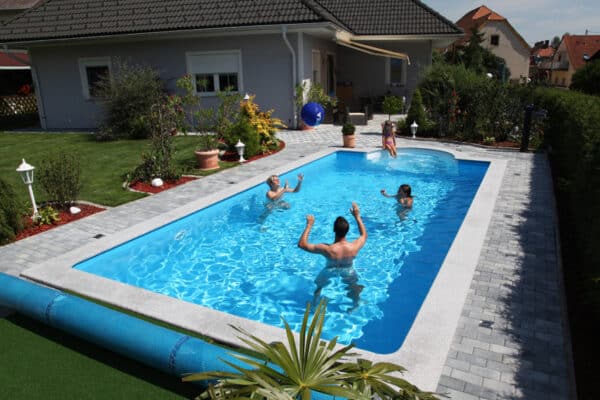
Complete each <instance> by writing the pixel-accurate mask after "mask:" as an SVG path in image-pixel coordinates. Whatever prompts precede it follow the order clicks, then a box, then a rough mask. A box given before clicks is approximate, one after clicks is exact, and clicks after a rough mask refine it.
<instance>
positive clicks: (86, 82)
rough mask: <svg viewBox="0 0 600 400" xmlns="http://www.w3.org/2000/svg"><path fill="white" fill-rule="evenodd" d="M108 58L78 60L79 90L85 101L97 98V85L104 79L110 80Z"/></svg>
mask: <svg viewBox="0 0 600 400" xmlns="http://www.w3.org/2000/svg"><path fill="white" fill-rule="evenodd" d="M110 64H111V63H110V57H97V58H80V59H79V75H80V78H81V89H82V94H83V97H84V98H85V99H93V98H95V97H97V95H96V91H97V90H98V84H99V83H100V82H101V81H102V80H103V79H104V78H106V77H108V78H110V72H111V67H110Z"/></svg>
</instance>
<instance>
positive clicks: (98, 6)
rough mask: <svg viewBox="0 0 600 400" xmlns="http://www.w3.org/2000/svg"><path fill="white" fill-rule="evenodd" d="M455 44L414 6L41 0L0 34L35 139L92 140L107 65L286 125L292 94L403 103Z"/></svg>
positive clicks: (324, 1)
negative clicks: (247, 97) (28, 82)
mask: <svg viewBox="0 0 600 400" xmlns="http://www.w3.org/2000/svg"><path fill="white" fill-rule="evenodd" d="M460 36H462V31H461V30H460V29H459V28H458V27H456V26H455V25H454V24H453V23H452V22H450V21H448V20H447V19H446V18H444V17H443V16H441V15H440V14H438V13H437V12H435V11H434V10H432V9H431V8H429V7H428V6H426V5H425V4H423V3H421V2H420V1H418V0H394V1H391V0H371V1H364V0H346V1H339V0H255V1H239V0H162V1H161V0H119V1H115V0H87V1H86V0H78V1H76V0H47V1H45V2H43V3H41V4H39V5H37V6H36V7H33V8H32V9H30V10H28V11H26V12H25V13H23V14H22V15H20V16H19V17H17V18H15V19H13V20H12V21H11V22H10V23H8V24H7V25H5V26H3V27H2V28H1V29H0V45H7V46H9V47H18V48H20V47H25V48H27V49H28V50H29V52H30V56H31V60H32V71H33V73H34V80H35V81H36V82H35V85H36V94H37V96H38V106H39V109H40V120H41V123H42V127H43V128H45V129H59V128H60V129H63V128H95V127H97V126H98V124H99V123H100V121H101V118H102V115H101V112H102V109H101V105H100V103H99V102H98V101H97V99H95V98H94V96H93V88H94V84H95V83H96V82H97V80H98V77H99V76H100V75H101V74H104V73H108V74H111V73H114V71H113V69H114V68H115V65H116V63H115V60H116V59H117V58H119V59H121V60H124V61H126V62H129V63H135V64H146V65H150V66H152V67H154V68H156V69H157V70H158V71H159V73H160V76H161V78H162V79H163V80H164V81H165V82H167V88H168V90H171V91H174V90H175V89H176V88H175V81H176V80H177V79H178V78H179V77H181V76H182V75H184V74H186V73H189V74H192V75H194V76H196V77H198V78H203V79H206V81H207V82H208V85H207V86H206V87H198V88H197V91H198V94H199V95H200V96H201V97H202V102H203V104H204V105H205V106H208V105H214V104H215V102H216V97H215V94H216V92H217V91H218V90H219V89H222V88H224V87H225V86H226V85H232V86H233V87H234V89H235V90H237V91H238V92H240V93H246V92H247V93H251V94H255V95H256V102H257V103H258V104H260V106H261V107H262V108H263V109H271V108H273V109H275V113H274V115H275V116H277V117H279V118H281V119H282V120H283V121H284V122H287V123H288V124H289V125H294V124H295V122H296V121H295V118H296V107H295V106H294V88H295V86H296V84H298V83H302V82H309V83H310V82H318V83H320V84H321V85H322V86H323V87H324V88H325V89H326V90H327V92H329V93H335V92H336V90H338V83H340V86H339V88H340V89H343V90H344V95H345V96H347V97H348V98H349V99H350V102H351V105H352V106H357V105H359V103H360V99H361V98H375V97H379V96H382V95H384V94H386V93H393V94H396V95H399V96H406V97H408V98H410V96H411V94H412V91H413V90H414V88H415V86H416V84H417V81H418V79H419V77H420V76H421V74H422V72H423V70H424V69H425V68H426V67H427V66H429V65H430V64H431V51H432V49H433V48H435V47H444V46H447V45H448V44H450V43H452V42H453V41H455V40H456V39H457V38H459V37H460Z"/></svg>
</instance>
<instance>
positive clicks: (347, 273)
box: [298, 202, 367, 309]
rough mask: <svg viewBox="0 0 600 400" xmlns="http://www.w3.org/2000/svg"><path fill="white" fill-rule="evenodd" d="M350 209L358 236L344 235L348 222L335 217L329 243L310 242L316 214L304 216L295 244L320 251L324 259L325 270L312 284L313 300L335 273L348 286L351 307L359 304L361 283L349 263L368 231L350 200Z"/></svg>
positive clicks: (312, 250)
mask: <svg viewBox="0 0 600 400" xmlns="http://www.w3.org/2000/svg"><path fill="white" fill-rule="evenodd" d="M350 212H351V213H352V215H353V216H354V219H355V220H356V224H357V225H358V231H359V233H360V236H359V237H358V239H356V240H354V241H352V242H349V241H347V240H346V234H347V233H348V230H349V229H350V224H348V221H347V220H346V218H344V217H337V219H336V220H335V222H334V224H333V231H334V233H335V240H334V242H333V243H332V244H327V243H319V244H313V243H309V241H308V235H309V234H310V230H311V229H312V227H313V225H314V223H315V217H314V216H313V215H310V214H309V215H307V216H306V227H305V228H304V232H302V236H300V240H299V241H298V247H300V248H301V249H302V250H304V251H308V252H309V253H316V254H321V255H322V256H324V257H325V258H326V259H327V262H326V265H325V269H324V270H323V271H321V272H320V273H319V275H318V276H317V278H316V280H315V283H316V284H317V289H316V290H315V293H314V296H315V299H317V298H318V297H319V296H320V295H321V289H323V287H324V286H325V285H327V284H328V283H329V280H330V278H331V277H332V276H333V275H338V276H340V277H341V278H342V280H343V281H344V283H346V285H347V287H348V297H350V298H351V299H352V302H353V309H354V308H356V307H357V306H358V300H359V296H360V292H361V291H362V289H363V286H361V285H358V284H357V282H358V275H357V274H356V271H354V268H353V267H352V264H353V261H354V258H355V257H356V255H357V254H358V252H359V251H360V249H361V248H362V247H363V246H364V245H365V243H366V241H367V230H366V229H365V225H364V223H363V221H362V218H361V217H360V209H359V208H358V205H357V204H356V203H354V202H353V203H352V208H350Z"/></svg>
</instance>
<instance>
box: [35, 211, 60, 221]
mask: <svg viewBox="0 0 600 400" xmlns="http://www.w3.org/2000/svg"><path fill="white" fill-rule="evenodd" d="M58 221H60V216H59V214H58V211H56V210H55V209H54V208H52V207H50V206H46V207H42V208H40V209H39V211H38V218H37V219H36V221H35V222H36V223H37V224H38V225H52V224H54V223H55V222H58Z"/></svg>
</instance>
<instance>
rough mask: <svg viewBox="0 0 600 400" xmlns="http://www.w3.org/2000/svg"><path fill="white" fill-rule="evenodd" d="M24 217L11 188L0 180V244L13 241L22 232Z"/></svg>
mask: <svg viewBox="0 0 600 400" xmlns="http://www.w3.org/2000/svg"><path fill="white" fill-rule="evenodd" d="M24 216H25V213H24V211H23V207H21V205H20V204H19V201H18V200H17V195H16V194H15V191H14V190H13V188H12V186H11V185H10V184H9V183H8V182H5V181H4V180H3V179H2V178H0V244H5V243H9V242H11V241H13V240H14V239H15V236H16V235H17V234H18V233H19V232H21V231H22V230H23V217H24Z"/></svg>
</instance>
